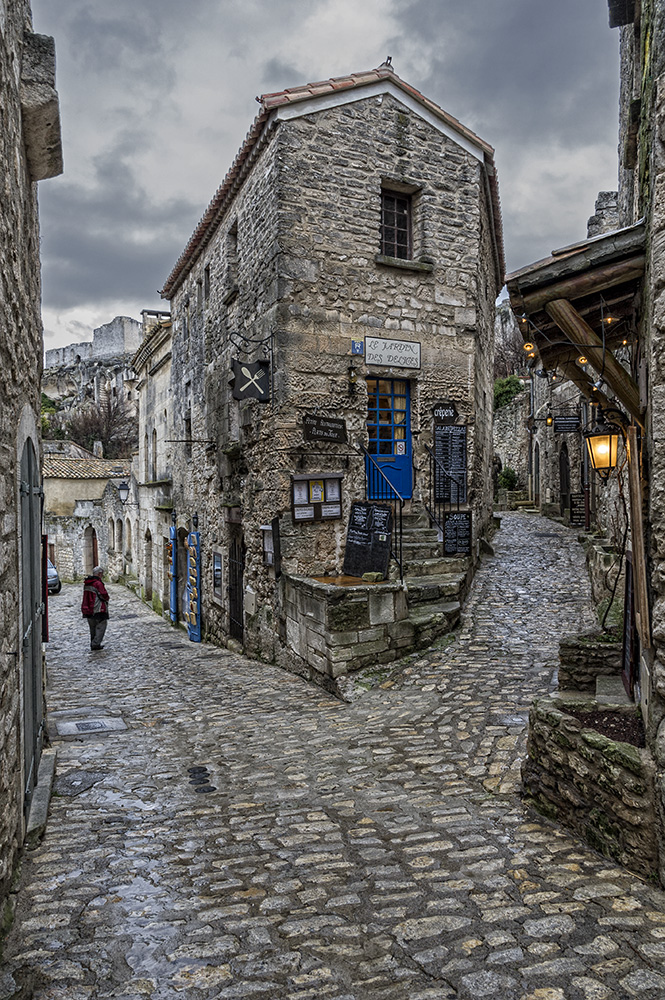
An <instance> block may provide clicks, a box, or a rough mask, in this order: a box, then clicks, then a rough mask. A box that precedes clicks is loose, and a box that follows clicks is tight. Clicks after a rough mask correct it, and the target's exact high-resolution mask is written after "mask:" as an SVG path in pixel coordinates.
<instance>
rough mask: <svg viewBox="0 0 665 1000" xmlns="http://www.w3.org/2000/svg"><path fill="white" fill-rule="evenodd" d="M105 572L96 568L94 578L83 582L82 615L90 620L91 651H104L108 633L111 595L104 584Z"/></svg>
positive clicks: (98, 567)
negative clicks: (105, 635) (107, 624)
mask: <svg viewBox="0 0 665 1000" xmlns="http://www.w3.org/2000/svg"><path fill="white" fill-rule="evenodd" d="M103 575H104V570H103V569H102V567H101V566H95V568H94V569H93V571H92V576H89V577H87V578H86V579H85V580H84V581H83V600H82V601H81V614H82V615H83V617H84V618H87V619H88V625H89V626H90V649H103V648H104V647H103V646H102V639H103V638H104V633H105V632H106V623H107V621H108V617H109V612H108V606H109V604H108V602H109V595H108V593H107V591H106V587H105V586H104V584H103V583H102V576H103Z"/></svg>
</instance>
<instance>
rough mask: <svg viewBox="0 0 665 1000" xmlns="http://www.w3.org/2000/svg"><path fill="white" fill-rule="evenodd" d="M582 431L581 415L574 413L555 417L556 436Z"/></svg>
mask: <svg viewBox="0 0 665 1000" xmlns="http://www.w3.org/2000/svg"><path fill="white" fill-rule="evenodd" d="M579 429H580V418H579V414H577V413H572V414H566V415H564V416H558V417H554V433H555V434H574V433H576V432H577V431H578V430H579Z"/></svg>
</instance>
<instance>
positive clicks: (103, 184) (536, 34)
mask: <svg viewBox="0 0 665 1000" xmlns="http://www.w3.org/2000/svg"><path fill="white" fill-rule="evenodd" d="M33 20H34V28H35V30H36V31H38V32H41V33H43V34H48V35H54V36H55V40H56V50H57V60H58V63H57V81H58V90H59V93H60V104H61V115H62V129H63V145H64V154H65V173H64V175H63V176H62V177H58V178H55V179H52V180H48V181H44V182H42V183H41V184H40V185H39V197H40V207H41V224H42V260H43V304H44V327H45V346H46V348H51V347H58V346H61V345H64V344H69V343H73V342H74V341H78V340H87V339H90V335H91V330H92V329H93V327H95V326H99V325H100V324H101V323H105V322H108V321H109V320H110V319H112V318H113V317H114V316H116V315H119V314H122V315H130V316H134V317H136V318H137V319H138V318H140V311H141V309H145V308H147V309H159V308H164V307H165V305H166V303H164V302H163V301H162V300H160V298H159V295H158V291H157V290H158V289H159V288H161V287H162V285H163V284H164V281H165V280H166V278H167V276H168V274H169V272H170V270H171V267H172V266H173V264H174V263H175V261H176V259H177V257H178V256H179V254H180V251H181V250H182V248H183V247H184V245H185V243H186V241H187V239H188V238H189V236H190V235H191V232H192V230H193V229H194V227H195V225H196V223H197V222H198V220H199V218H200V217H201V214H202V212H203V210H204V208H205V206H206V205H207V203H208V201H209V200H210V198H211V197H212V195H213V194H214V192H215V190H216V188H217V186H218V185H219V183H220V181H221V179H222V178H223V176H224V174H225V173H226V170H227V168H228V167H229V165H230V163H231V161H232V159H233V157H234V155H235V153H236V151H237V149H238V147H239V146H240V144H241V142H242V140H243V138H244V136H245V134H246V132H247V130H248V128H249V126H250V124H251V122H252V120H253V118H254V116H255V114H256V112H257V105H256V103H255V100H254V97H255V95H257V94H261V93H267V92H270V91H275V90H282V89H284V88H286V87H291V86H296V85H298V84H300V83H306V82H309V81H313V80H321V79H326V78H328V77H330V76H342V75H344V74H346V73H349V72H354V71H358V70H365V69H371V68H373V67H375V66H378V65H379V64H380V63H381V62H382V61H383V60H384V59H385V57H386V56H387V55H391V56H392V57H393V66H394V68H395V70H396V72H397V73H398V74H399V75H400V76H401V77H402V78H403V79H405V80H407V81H408V82H409V83H411V84H413V85H414V86H415V87H417V88H418V89H419V90H421V91H422V92H423V93H425V94H426V95H427V96H428V97H430V98H432V99H433V100H435V101H436V102H437V103H438V104H440V105H441V106H442V107H443V108H445V109H446V111H449V112H450V113H451V114H453V115H455V116H456V117H457V118H459V119H460V120H461V121H462V122H464V124H466V125H468V126H469V127H470V128H472V129H473V130H474V131H476V132H477V133H478V134H479V135H481V136H482V137H483V138H484V139H486V140H487V141H488V142H490V143H491V144H492V145H493V146H494V147H495V149H496V163H497V166H498V171H499V183H500V190H501V199H502V208H503V218H504V227H505V239H506V254H507V264H508V270H513V269H515V268H517V267H520V266H522V265H523V264H526V263H529V262H530V261H532V260H536V259H538V258H540V257H543V256H545V255H546V254H547V253H549V251H550V250H551V249H552V248H554V247H558V246H563V245H565V244H566V243H570V242H573V241H575V240H577V239H580V238H583V237H584V236H585V235H586V219H587V217H588V216H589V215H591V214H592V212H593V203H594V200H595V197H596V194H597V192H598V191H599V190H606V189H612V188H615V187H616V173H617V168H616V143H617V101H618V31H616V30H614V31H612V30H610V28H609V27H608V10H607V0H186V2H183V0H33Z"/></svg>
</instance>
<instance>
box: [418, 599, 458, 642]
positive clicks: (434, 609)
mask: <svg viewBox="0 0 665 1000" xmlns="http://www.w3.org/2000/svg"><path fill="white" fill-rule="evenodd" d="M460 612H461V605H460V602H459V601H431V602H428V603H427V604H418V605H417V606H416V607H415V608H411V609H410V610H409V617H408V620H409V621H410V622H411V624H412V625H413V638H414V643H415V645H416V647H417V648H423V647H425V646H430V645H431V644H432V643H433V642H434V641H435V640H436V639H440V638H441V636H442V635H445V634H446V633H447V632H450V631H452V629H454V628H455V626H456V625H457V623H458V622H459V619H460Z"/></svg>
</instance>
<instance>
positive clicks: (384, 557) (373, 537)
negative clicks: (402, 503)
mask: <svg viewBox="0 0 665 1000" xmlns="http://www.w3.org/2000/svg"><path fill="white" fill-rule="evenodd" d="M392 530H393V512H392V509H391V508H390V507H387V506H385V505H384V504H377V503H363V502H362V501H360V500H354V501H353V503H352V504H351V514H350V517H349V526H348V528H347V532H346V549H345V551H344V566H343V567H342V573H344V574H345V575H347V576H362V575H363V573H381V574H383V576H384V577H387V576H388V565H389V563H390V540H391V537H392Z"/></svg>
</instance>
